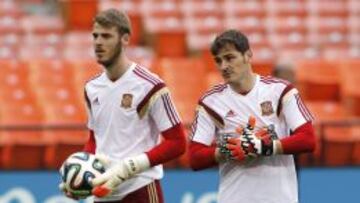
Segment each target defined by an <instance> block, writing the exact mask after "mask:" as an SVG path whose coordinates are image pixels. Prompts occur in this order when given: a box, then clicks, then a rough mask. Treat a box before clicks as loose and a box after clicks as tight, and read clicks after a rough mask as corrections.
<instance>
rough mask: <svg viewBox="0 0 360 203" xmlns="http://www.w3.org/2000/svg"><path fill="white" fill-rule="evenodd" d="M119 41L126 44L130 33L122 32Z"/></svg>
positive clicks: (128, 41)
mask: <svg viewBox="0 0 360 203" xmlns="http://www.w3.org/2000/svg"><path fill="white" fill-rule="evenodd" d="M121 42H122V44H123V45H128V44H129V43H130V35H129V34H123V35H122V36H121Z"/></svg>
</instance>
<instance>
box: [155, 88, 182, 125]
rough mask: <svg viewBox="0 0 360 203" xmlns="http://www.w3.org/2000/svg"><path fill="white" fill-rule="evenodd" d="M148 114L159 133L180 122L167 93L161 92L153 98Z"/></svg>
mask: <svg viewBox="0 0 360 203" xmlns="http://www.w3.org/2000/svg"><path fill="white" fill-rule="evenodd" d="M149 113H150V116H151V117H152V118H153V120H154V121H155V123H156V126H157V127H158V129H159V130H160V131H161V132H162V131H165V130H167V129H169V128H171V127H173V126H175V125H177V124H179V123H180V122H181V121H180V117H179V114H178V112H177V110H176V108H175V105H174V103H173V101H172V99H171V96H170V93H169V91H162V92H161V93H160V94H159V95H158V96H157V97H156V98H155V100H154V102H153V103H152V105H151V106H150V112H149Z"/></svg>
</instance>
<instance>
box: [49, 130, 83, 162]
mask: <svg viewBox="0 0 360 203" xmlns="http://www.w3.org/2000/svg"><path fill="white" fill-rule="evenodd" d="M47 136H48V137H47V139H48V143H49V144H48V145H47V147H46V151H45V153H44V155H45V156H44V161H45V166H46V168H48V169H59V168H60V166H61V164H62V163H63V162H64V160H65V159H66V158H67V157H68V156H69V155H70V154H72V153H75V152H79V151H82V150H83V148H84V145H85V143H86V141H87V138H88V132H87V130H86V128H85V126H84V125H79V126H74V127H73V129H71V128H69V127H68V129H66V128H64V129H61V128H59V129H57V130H53V131H52V132H49V133H48V134H47Z"/></svg>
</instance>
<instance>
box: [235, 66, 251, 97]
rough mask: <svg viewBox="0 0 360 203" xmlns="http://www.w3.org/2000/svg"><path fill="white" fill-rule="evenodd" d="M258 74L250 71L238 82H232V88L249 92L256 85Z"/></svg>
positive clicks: (240, 91)
mask: <svg viewBox="0 0 360 203" xmlns="http://www.w3.org/2000/svg"><path fill="white" fill-rule="evenodd" d="M255 81H256V75H255V74H254V73H253V72H252V71H250V72H248V73H247V74H245V75H244V76H243V77H241V78H240V80H239V81H238V82H236V83H232V84H230V86H231V88H232V89H233V90H235V91H236V92H238V93H240V94H247V93H248V92H250V91H251V89H252V88H253V87H254V86H255Z"/></svg>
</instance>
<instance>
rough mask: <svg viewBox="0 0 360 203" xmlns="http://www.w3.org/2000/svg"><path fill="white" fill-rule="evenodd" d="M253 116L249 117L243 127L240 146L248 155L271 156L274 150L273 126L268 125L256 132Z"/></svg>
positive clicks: (274, 135) (275, 137) (275, 136)
mask: <svg viewBox="0 0 360 203" xmlns="http://www.w3.org/2000/svg"><path fill="white" fill-rule="evenodd" d="M255 122H256V120H255V118H254V117H250V118H249V124H248V126H247V127H246V128H245V129H244V132H243V134H242V136H241V137H240V140H241V146H242V147H243V149H244V151H245V152H246V154H248V155H250V156H258V155H262V156H271V155H273V154H274V153H275V152H276V150H275V148H276V143H275V140H276V139H277V135H276V133H275V131H274V126H273V125H270V126H268V127H266V128H263V129H261V130H259V131H257V132H254V127H255Z"/></svg>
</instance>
